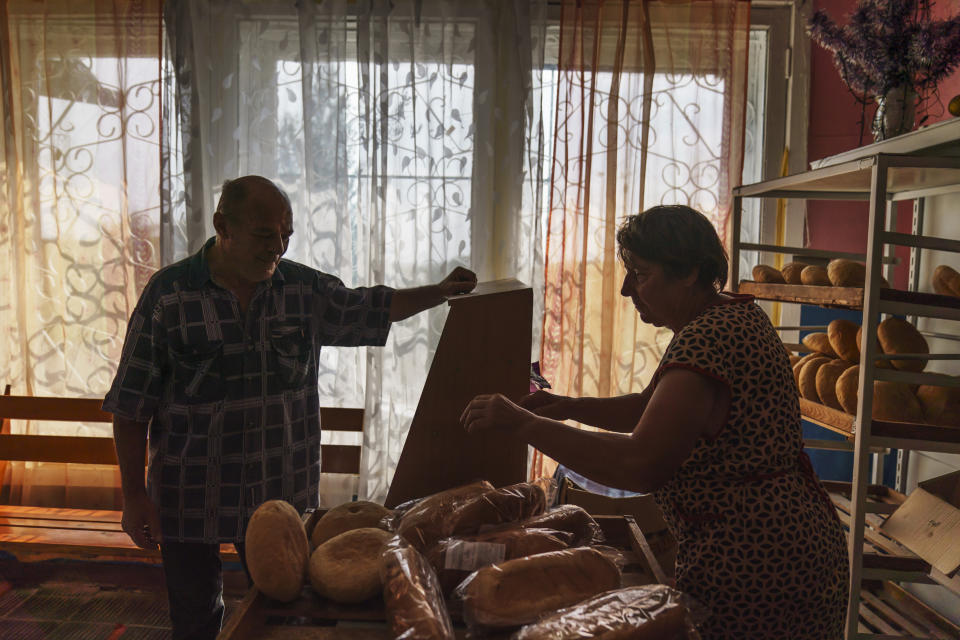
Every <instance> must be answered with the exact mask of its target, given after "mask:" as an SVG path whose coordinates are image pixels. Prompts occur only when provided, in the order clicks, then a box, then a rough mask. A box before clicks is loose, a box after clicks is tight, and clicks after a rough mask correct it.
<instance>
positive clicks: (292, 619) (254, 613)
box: [217, 511, 670, 640]
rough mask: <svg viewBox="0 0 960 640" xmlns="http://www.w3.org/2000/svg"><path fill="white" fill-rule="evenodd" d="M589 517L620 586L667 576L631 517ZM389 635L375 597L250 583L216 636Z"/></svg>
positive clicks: (313, 516) (327, 639)
mask: <svg viewBox="0 0 960 640" xmlns="http://www.w3.org/2000/svg"><path fill="white" fill-rule="evenodd" d="M322 513H323V512H320V511H315V512H312V513H309V514H307V515H306V516H304V523H305V526H306V529H307V531H311V530H312V528H313V525H314V524H316V521H317V520H318V519H319V517H320V515H322ZM594 519H595V520H596V521H597V523H598V524H599V525H600V528H601V529H602V530H603V533H604V536H605V538H606V539H605V541H604V544H607V545H610V546H613V547H616V548H617V549H619V550H620V551H621V552H622V553H623V555H624V558H625V560H626V561H627V564H626V565H625V566H624V567H623V581H622V584H623V586H633V585H638V584H649V583H651V582H661V583H666V582H668V581H669V580H670V575H668V572H666V571H664V569H663V568H662V567H661V566H660V564H659V562H658V561H657V559H656V551H657V549H656V547H657V541H655V540H654V539H653V538H651V539H650V540H649V541H648V539H647V537H646V536H645V535H644V533H643V531H642V530H641V529H640V527H638V526H637V524H636V522H635V521H634V519H633V517H632V516H594ZM651 545H652V546H651ZM450 613H451V617H452V618H453V620H454V623H455V626H456V627H457V629H456V631H457V638H462V637H464V633H465V629H463V627H462V625H459V624H457V623H458V622H460V619H459V615H458V612H457V611H456V609H455V607H451V611H450ZM507 635H509V634H507ZM391 637H392V636H391V634H390V630H389V628H388V626H387V622H386V614H385V610H384V604H383V601H382V600H381V599H380V598H376V599H374V600H370V601H369V602H364V603H361V604H357V605H342V604H337V603H334V602H330V601H329V600H326V599H325V598H322V597H320V596H319V595H317V594H316V593H315V592H314V591H313V589H311V588H309V587H305V588H304V589H303V592H302V593H301V594H300V597H299V598H297V599H296V600H294V601H293V602H287V603H283V602H277V601H275V600H271V599H270V598H267V597H266V596H264V595H263V594H262V593H260V591H258V590H257V588H256V587H251V588H250V590H249V591H248V592H247V594H246V595H245V596H244V598H243V600H242V601H241V602H240V604H238V605H237V608H236V610H235V611H234V612H233V614H232V615H231V616H230V618H229V619H228V620H227V621H226V624H225V625H224V627H223V630H222V631H221V632H220V635H218V636H217V640H254V639H256V640H262V639H269V640H286V639H287V638H291V639H292V638H298V639H299V638H307V639H312V640H368V639H369V640H378V639H380V638H384V639H387V638H391ZM505 637H506V636H505ZM489 640H497V637H495V636H490V637H489Z"/></svg>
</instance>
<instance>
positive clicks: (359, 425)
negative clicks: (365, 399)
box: [320, 407, 363, 431]
mask: <svg viewBox="0 0 960 640" xmlns="http://www.w3.org/2000/svg"><path fill="white" fill-rule="evenodd" d="M320 428H321V429H323V430H324V431H363V409H341V408H337V407H320Z"/></svg>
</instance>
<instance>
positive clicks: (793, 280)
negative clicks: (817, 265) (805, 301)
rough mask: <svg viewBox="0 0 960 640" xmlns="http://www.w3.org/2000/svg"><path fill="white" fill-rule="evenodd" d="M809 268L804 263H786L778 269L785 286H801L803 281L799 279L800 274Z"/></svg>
mask: <svg viewBox="0 0 960 640" xmlns="http://www.w3.org/2000/svg"><path fill="white" fill-rule="evenodd" d="M809 266H810V265H808V264H807V263H806V262H788V263H787V264H785V265H784V266H783V268H782V269H780V273H781V274H782V275H783V279H784V280H786V281H787V284H803V280H801V279H800V272H801V271H803V270H804V269H806V268H807V267H809Z"/></svg>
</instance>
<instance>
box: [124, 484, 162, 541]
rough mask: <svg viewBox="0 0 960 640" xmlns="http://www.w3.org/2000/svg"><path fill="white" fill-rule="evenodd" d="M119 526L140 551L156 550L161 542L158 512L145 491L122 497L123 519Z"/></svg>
mask: <svg viewBox="0 0 960 640" xmlns="http://www.w3.org/2000/svg"><path fill="white" fill-rule="evenodd" d="M120 526H122V527H123V530H124V531H125V532H126V534H127V535H128V536H130V539H131V540H133V543H134V544H135V545H137V546H138V547H140V548H141V549H156V548H157V545H158V544H160V543H161V542H163V536H162V535H161V534H160V511H159V509H157V506H156V505H155V504H153V500H151V499H150V496H148V495H147V492H146V491H143V492H141V493H137V494H135V495H132V496H128V495H126V494H124V496H123V518H122V519H121V520H120Z"/></svg>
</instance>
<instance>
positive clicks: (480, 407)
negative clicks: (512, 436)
mask: <svg viewBox="0 0 960 640" xmlns="http://www.w3.org/2000/svg"><path fill="white" fill-rule="evenodd" d="M530 418H533V416H532V415H531V414H530V412H529V411H527V410H526V409H523V408H521V407H518V406H517V405H516V404H514V403H513V402H510V400H508V399H507V397H506V396H504V395H503V394H500V393H495V394H493V395H480V396H477V397H475V398H474V399H473V400H471V401H470V404H468V405H467V408H466V409H464V410H463V413H462V414H460V423H461V424H462V425H463V428H464V429H466V430H467V432H468V433H473V432H474V431H487V430H491V429H496V430H501V431H516V430H517V429H519V428H521V427H522V426H523V424H524V423H525V422H526V421H527V420H529V419H530Z"/></svg>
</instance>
